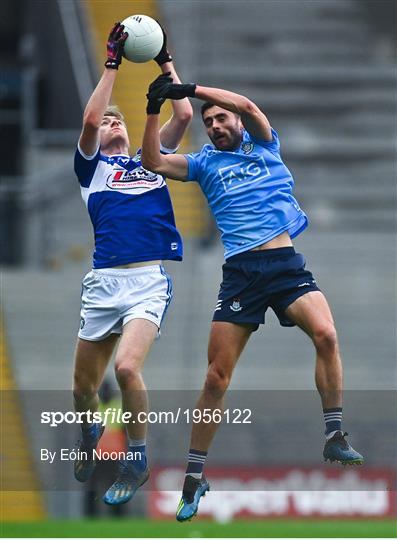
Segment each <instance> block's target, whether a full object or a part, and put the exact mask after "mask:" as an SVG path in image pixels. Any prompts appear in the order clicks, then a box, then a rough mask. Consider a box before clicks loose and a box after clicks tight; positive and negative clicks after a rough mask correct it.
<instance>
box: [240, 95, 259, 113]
mask: <svg viewBox="0 0 397 540" xmlns="http://www.w3.org/2000/svg"><path fill="white" fill-rule="evenodd" d="M239 112H240V114H247V115H249V116H253V115H255V114H256V113H257V112H258V107H257V106H256V105H255V103H254V102H253V101H251V100H250V99H248V98H246V97H244V98H243V99H242V101H241V103H239Z"/></svg>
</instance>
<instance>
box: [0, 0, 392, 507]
mask: <svg viewBox="0 0 397 540" xmlns="http://www.w3.org/2000/svg"><path fill="white" fill-rule="evenodd" d="M0 4H1V9H2V10H3V11H2V12H1V13H5V14H6V15H7V14H8V15H10V16H12V18H13V20H14V19H15V17H17V16H21V14H22V13H23V17H22V19H23V25H22V26H21V28H20V35H19V41H18V44H17V45H18V46H17V45H16V46H15V49H8V48H7V47H3V48H2V49H1V51H2V52H1V55H2V56H1V62H2V66H3V65H4V68H5V69H4V71H2V79H1V85H0V89H1V92H0V105H1V116H0V119H1V122H0V127H1V132H2V133H3V134H5V136H4V137H3V140H4V141H5V143H4V146H3V152H2V154H1V163H2V169H1V185H0V210H1V218H0V220H1V221H0V229H1V234H2V239H1V250H0V255H1V262H2V263H3V269H2V308H3V310H4V314H5V327H6V330H7V337H8V342H9V351H10V354H9V357H10V358H11V366H10V367H11V370H12V372H13V376H14V377H15V380H16V382H17V384H18V386H19V388H21V389H23V390H49V389H51V390H54V389H64V390H68V389H69V388H70V386H71V376H72V358H73V348H74V340H75V334H76V330H77V324H78V312H79V293H80V280H81V277H82V276H83V275H84V273H85V272H86V271H88V270H89V268H90V254H91V253H90V252H91V249H92V242H91V226H90V223H89V220H88V217H87V216H86V210H85V208H84V206H83V203H82V201H81V199H80V193H79V188H78V185H77V182H76V180H75V178H74V175H73V161H72V160H73V153H74V147H75V144H76V141H77V137H78V133H79V129H80V121H81V120H80V119H81V114H82V110H83V108H84V105H85V101H86V99H87V96H88V95H89V93H90V91H91V90H92V88H93V85H94V84H95V82H96V80H97V77H98V73H99V72H100V70H101V69H102V66H101V63H102V60H103V51H104V44H105V38H106V34H107V31H108V30H109V28H110V27H111V25H112V23H113V22H114V20H116V19H119V18H120V19H121V18H124V17H125V16H128V15H130V14H132V13H131V9H132V8H131V6H130V4H129V7H126V3H125V2H121V1H117V0H113V1H112V2H101V1H98V0H82V1H81V2H78V1H77V0H58V1H57V2H53V1H50V0H41V1H40V2H36V3H35V6H34V8H33V7H32V5H33V3H31V2H29V1H28V0H25V1H21V2H20V3H19V5H17V3H14V2H12V1H11V0H3V1H2V2H1V3H0ZM133 8H134V9H133V11H135V12H143V13H147V14H149V15H150V14H153V15H156V14H157V15H158V16H159V17H160V18H161V21H163V22H164V24H165V26H166V28H167V30H168V33H169V40H170V43H171V50H172V52H173V53H174V57H175V61H176V64H177V66H178V68H179V71H180V73H181V76H182V77H183V79H184V80H186V81H197V82H199V83H202V84H205V85H212V86H217V87H226V88H229V89H231V90H235V91H237V92H240V93H243V94H245V95H247V96H249V97H250V98H252V99H253V100H254V101H256V103H257V104H258V105H259V106H261V107H262V108H263V110H264V111H265V112H266V113H268V116H269V118H270V119H271V122H272V124H273V126H274V127H275V128H276V129H277V131H278V132H279V134H280V138H281V143H282V150H283V156H284V158H285V160H286V163H287V165H288V166H289V168H290V169H291V170H292V172H293V174H294V177H295V182H296V195H297V198H298V200H299V201H300V203H301V205H302V207H303V208H304V209H305V210H306V212H307V214H308V215H309V218H310V220H311V227H310V228H309V229H308V231H307V232H306V233H305V234H304V235H303V236H302V237H301V238H298V239H297V240H296V247H297V249H298V250H300V251H302V252H303V253H304V254H305V255H306V258H307V262H308V267H309V268H310V269H311V270H312V271H313V273H314V274H315V275H316V277H317V278H318V281H319V283H320V287H321V288H322V289H323V290H324V292H325V293H326V294H327V296H328V297H329V300H330V303H331V305H332V308H333V311H334V314H335V318H336V322H337V327H338V330H339V337H340V342H341V349H342V354H343V357H344V362H345V384H346V388H347V389H349V390H373V391H378V392H379V395H383V394H382V392H386V391H387V390H395V389H396V366H395V359H396V352H397V351H396V340H395V328H396V311H395V278H396V246H395V240H396V239H395V230H396V81H397V78H396V67H395V65H396V58H397V52H396V41H395V36H394V35H393V32H395V25H393V24H392V23H391V22H390V21H392V20H393V18H394V20H395V9H396V7H395V3H394V2H392V1H387V0H383V1H377V0H366V1H359V0H344V1H343V2H335V1H333V0H316V1H312V0H301V1H300V2H296V1H294V0H283V1H282V2H279V1H277V0H266V1H260V2H258V1H254V0H247V1H245V2H244V3H239V2H229V1H226V0H212V1H209V0H208V1H202V2H183V1H180V0H162V1H161V2H158V3H157V4H156V3H155V2H154V1H152V0H150V1H149V0H148V1H147V2H144V1H139V2H133ZM7 10H8V11H7ZM0 20H3V19H2V17H0ZM385 21H386V22H385ZM387 21H389V22H388V23H387ZM86 28H89V33H87V31H86ZM380 28H381V31H380ZM0 29H1V30H2V43H5V44H8V43H9V39H10V36H9V34H7V32H9V31H10V29H9V28H8V29H7V28H6V27H5V25H3V26H1V27H0ZM3 30H4V32H3ZM76 43H77V44H80V45H81V46H83V47H84V49H85V51H86V57H84V58H83V57H82V56H81V54H80V56H77V57H76V55H75V53H73V46H72V45H73V44H76ZM15 57H17V58H18V62H15V61H14V60H12V59H15ZM80 62H81V64H80V65H79V63H80ZM155 74H156V68H155V66H153V65H150V64H148V65H144V66H135V65H127V62H124V63H123V66H122V68H121V70H120V84H119V85H118V86H117V90H116V92H115V101H117V102H118V103H119V104H120V106H121V107H122V109H123V110H125V112H126V115H127V118H128V123H129V125H131V128H132V129H133V137H132V138H133V145H135V144H136V145H138V143H139V138H140V133H142V130H143V122H144V105H145V98H144V94H145V89H146V86H147V84H148V83H149V82H150V80H151V79H152V78H153V77H154V76H155ZM195 109H196V112H198V106H197V103H196V104H195ZM22 140H23V144H21V143H20V141H22ZM7 141H8V142H10V144H9V145H7V144H6V143H7ZM204 142H206V138H205V133H204V131H203V128H202V125H201V122H200V118H199V115H198V114H197V115H196V118H195V120H194V123H193V125H192V128H191V131H190V133H189V137H188V138H187V140H186V142H185V146H184V148H186V149H191V148H193V149H195V148H199V147H200V145H201V144H203V143H204ZM16 149H17V150H16ZM170 189H171V193H172V196H173V198H174V201H175V207H176V215H177V221H178V224H180V226H181V229H182V230H183V232H184V236H185V260H184V262H183V263H182V264H179V263H169V264H167V268H168V270H169V272H170V273H171V274H172V276H173V278H174V301H173V305H172V306H171V309H170V310H169V313H168V315H167V318H168V319H167V321H166V324H165V326H164V330H163V332H162V334H163V335H162V338H161V340H160V341H159V342H158V343H156V344H155V346H154V348H153V351H152V353H151V356H150V359H149V360H148V362H147V366H146V368H145V377H146V380H147V384H148V386H149V388H151V389H156V390H161V389H163V390H166V389H168V390H182V389H184V390H186V389H198V388H200V386H201V384H202V381H203V378H204V373H205V369H206V342H207V336H208V330H209V325H210V319H211V316H212V310H213V306H214V304H215V301H216V295H217V290H218V286H219V282H220V279H221V265H222V260H223V256H222V249H221V247H220V242H219V240H217V236H216V234H215V232H214V231H213V229H212V228H211V227H212V226H211V221H210V220H209V219H208V215H207V211H206V209H205V208H204V203H203V198H202V196H201V195H200V194H199V193H198V190H197V189H196V186H184V185H180V184H176V183H172V182H170ZM232 388H234V389H236V390H280V391H281V390H312V389H313V388H314V383H313V352H312V347H311V344H310V342H309V341H308V339H307V338H306V336H304V335H303V333H301V332H299V331H298V330H296V329H292V330H287V329H281V328H280V327H279V326H278V323H277V322H276V320H275V318H274V317H273V316H272V315H271V314H269V315H268V324H267V325H266V328H265V329H261V330H260V331H259V332H257V333H256V334H255V335H254V336H253V338H252V340H251V342H250V343H249V345H248V347H247V349H246V351H245V352H244V355H243V358H242V359H241V363H240V365H239V366H238V368H237V369H236V373H235V377H234V380H233V383H232ZM348 399H349V395H348ZM353 402H354V399H353V398H351V403H353ZM353 409H354V408H353ZM320 412H321V411H320V408H319V409H318V411H312V413H313V422H314V423H313V424H312V425H311V427H310V429H309V430H308V432H310V435H313V432H314V436H316V433H317V432H318V437H319V444H320V442H321V440H320V439H321V430H322V425H321V414H320ZM316 413H318V415H317V417H316ZM25 414H26V418H27V419H28V420H29V411H28V410H26V408H25ZM346 414H347V418H348V420H349V428H352V429H353V431H354V436H355V442H357V447H360V444H361V445H362V446H365V448H368V449H369V450H370V451H371V448H373V447H371V440H372V439H371V437H372V436H373V434H374V433H375V431H376V430H377V429H378V428H379V424H380V423H381V422H380V421H379V418H377V414H376V409H375V410H373V411H372V415H373V416H372V417H371V419H370V422H371V423H370V424H369V420H368V421H367V422H361V423H360V421H359V417H360V413H359V411H358V410H352V411H350V412H349V410H348V404H347V413H346ZM270 420H274V423H272V422H271V421H270ZM276 421H277V411H272V412H271V413H269V418H268V419H267V423H266V428H267V429H268V430H269V432H270V431H271V430H274V429H275V422H276ZM316 422H317V424H316ZM27 423H28V425H30V434H31V436H32V444H33V447H34V448H35V450H37V449H38V448H39V447H40V445H41V444H43V440H38V438H37V436H36V437H35V429H34V427H33V426H32V424H31V423H30V422H29V421H28V422H27ZM389 426H390V424H388V423H387V422H386V423H385V424H384V425H383V428H382V429H383V430H384V431H382V433H383V432H385V431H386V432H387V430H388V429H389ZM369 428H370V429H371V431H368V429H369ZM288 429H293V426H292V425H289V426H288ZM299 429H303V427H302V426H300V428H299ZM316 430H317V431H316ZM166 436H167V435H166V432H165V431H164V429H158V430H157V431H154V432H153V436H152V437H153V445H154V447H155V446H157V445H162V446H161V452H163V456H164V461H165V462H172V459H173V455H172V451H173V448H172V444H170V441H169V440H167V438H166ZM178 437H181V442H180V444H181V446H180V448H181V449H183V446H184V445H185V446H186V445H187V441H188V433H187V430H186V429H185V430H181V433H179V434H178ZM183 437H184V438H185V439H186V440H184V439H183ZM392 437H395V433H393V434H392ZM272 440H273V441H275V442H274V443H273V444H274V445H276V444H277V438H276V439H272V438H269V437H266V434H264V433H263V432H258V433H253V434H252V441H251V444H250V449H251V450H250V459H251V460H252V462H253V463H254V462H255V460H257V459H258V448H261V447H262V446H263V444H264V443H265V441H266V445H270V447H267V450H266V452H267V454H266V455H267V456H268V457H269V459H270V457H271V456H272V454H273V450H274V447H272ZM49 442H50V441H49ZM157 448H159V447H158V446H157ZM387 448H389V446H387ZM218 450H219V452H222V449H221V448H218ZM317 450H318V449H314V450H313V454H310V459H314V460H315V459H316V457H315V456H316V455H317V454H316V452H317ZM164 452H165V453H164ZM153 455H154V457H156V458H157V459H160V458H161V454H160V450H155V449H153ZM219 456H220V459H224V456H222V453H220V454H219ZM369 462H370V463H371V462H372V463H374V464H376V465H378V466H380V465H382V464H384V465H388V466H391V465H394V464H395V458H393V457H392V456H387V455H385V453H382V454H381V455H378V456H375V457H374V456H372V455H370V456H369ZM64 496H65V495H62V497H64ZM73 496H74V498H73V497H69V498H68V499H67V502H62V497H61V496H60V497H57V496H55V495H54V496H51V497H49V498H48V500H47V506H48V509H49V512H50V514H51V515H53V516H68V515H69V516H76V515H78V514H79V512H80V511H81V504H79V500H78V497H77V495H76V493H73ZM140 497H141V499H143V497H144V494H141V495H140ZM64 501H65V500H64Z"/></svg>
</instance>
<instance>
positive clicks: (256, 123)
mask: <svg viewBox="0 0 397 540" xmlns="http://www.w3.org/2000/svg"><path fill="white" fill-rule="evenodd" d="M194 97H196V98H198V99H202V100H204V101H209V102H211V103H213V104H214V105H218V107H222V108H223V109H226V110H228V111H232V112H235V113H238V114H239V115H240V117H241V122H242V124H243V126H244V127H245V129H246V130H247V131H248V133H249V134H250V135H252V136H253V137H256V138H258V139H263V140H265V141H271V140H272V138H273V136H272V129H271V126H270V123H269V120H268V119H267V117H266V115H265V114H264V113H263V112H262V111H261V110H260V109H259V107H258V106H257V105H255V103H253V102H252V101H251V100H249V99H248V98H246V97H245V96H241V95H240V94H235V93H234V92H229V91H228V90H222V89H220V88H208V87H206V86H198V85H197V86H196V90H195V95H194Z"/></svg>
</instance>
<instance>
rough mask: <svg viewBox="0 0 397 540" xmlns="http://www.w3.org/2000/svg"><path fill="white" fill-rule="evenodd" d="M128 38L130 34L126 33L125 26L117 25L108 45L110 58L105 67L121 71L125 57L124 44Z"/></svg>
mask: <svg viewBox="0 0 397 540" xmlns="http://www.w3.org/2000/svg"><path fill="white" fill-rule="evenodd" d="M127 37H128V33H127V32H124V25H122V24H120V23H119V22H117V23H115V25H114V26H113V29H112V31H111V32H110V34H109V37H108V42H107V45H106V47H107V54H108V58H107V60H106V62H105V67H107V68H111V69H119V65H120V64H121V57H122V56H123V50H124V43H125V40H126V39H127Z"/></svg>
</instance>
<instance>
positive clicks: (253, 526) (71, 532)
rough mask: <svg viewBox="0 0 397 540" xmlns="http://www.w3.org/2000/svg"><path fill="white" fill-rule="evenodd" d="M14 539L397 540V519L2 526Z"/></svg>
mask: <svg viewBox="0 0 397 540" xmlns="http://www.w3.org/2000/svg"><path fill="white" fill-rule="evenodd" d="M0 529H1V537H11V538H16V537H19V538H49V537H52V538H76V537H83V538H92V537H97V538H98V537H99V538H115V537H119V538H145V537H146V538H208V537H212V538H232V537H234V538H267V537H271V538H302V537H303V538H316V537H317V538H363V537H365V538H396V537H397V525H396V521H394V520H371V521H369V520H360V521H355V520H348V521H339V520H334V521H331V520H328V521H325V520H318V521H314V520H266V521H262V520H257V521H253V520H252V521H234V522H231V523H225V524H220V523H215V522H213V521H206V520H200V519H196V520H193V521H192V522H189V523H177V522H174V521H150V520H147V519H128V518H121V519H97V520H88V519H87V520H78V521H72V520H71V521H66V520H60V521H43V522H34V523H23V522H19V523H11V522H9V523H7V522H5V523H2V524H1V525H0Z"/></svg>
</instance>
